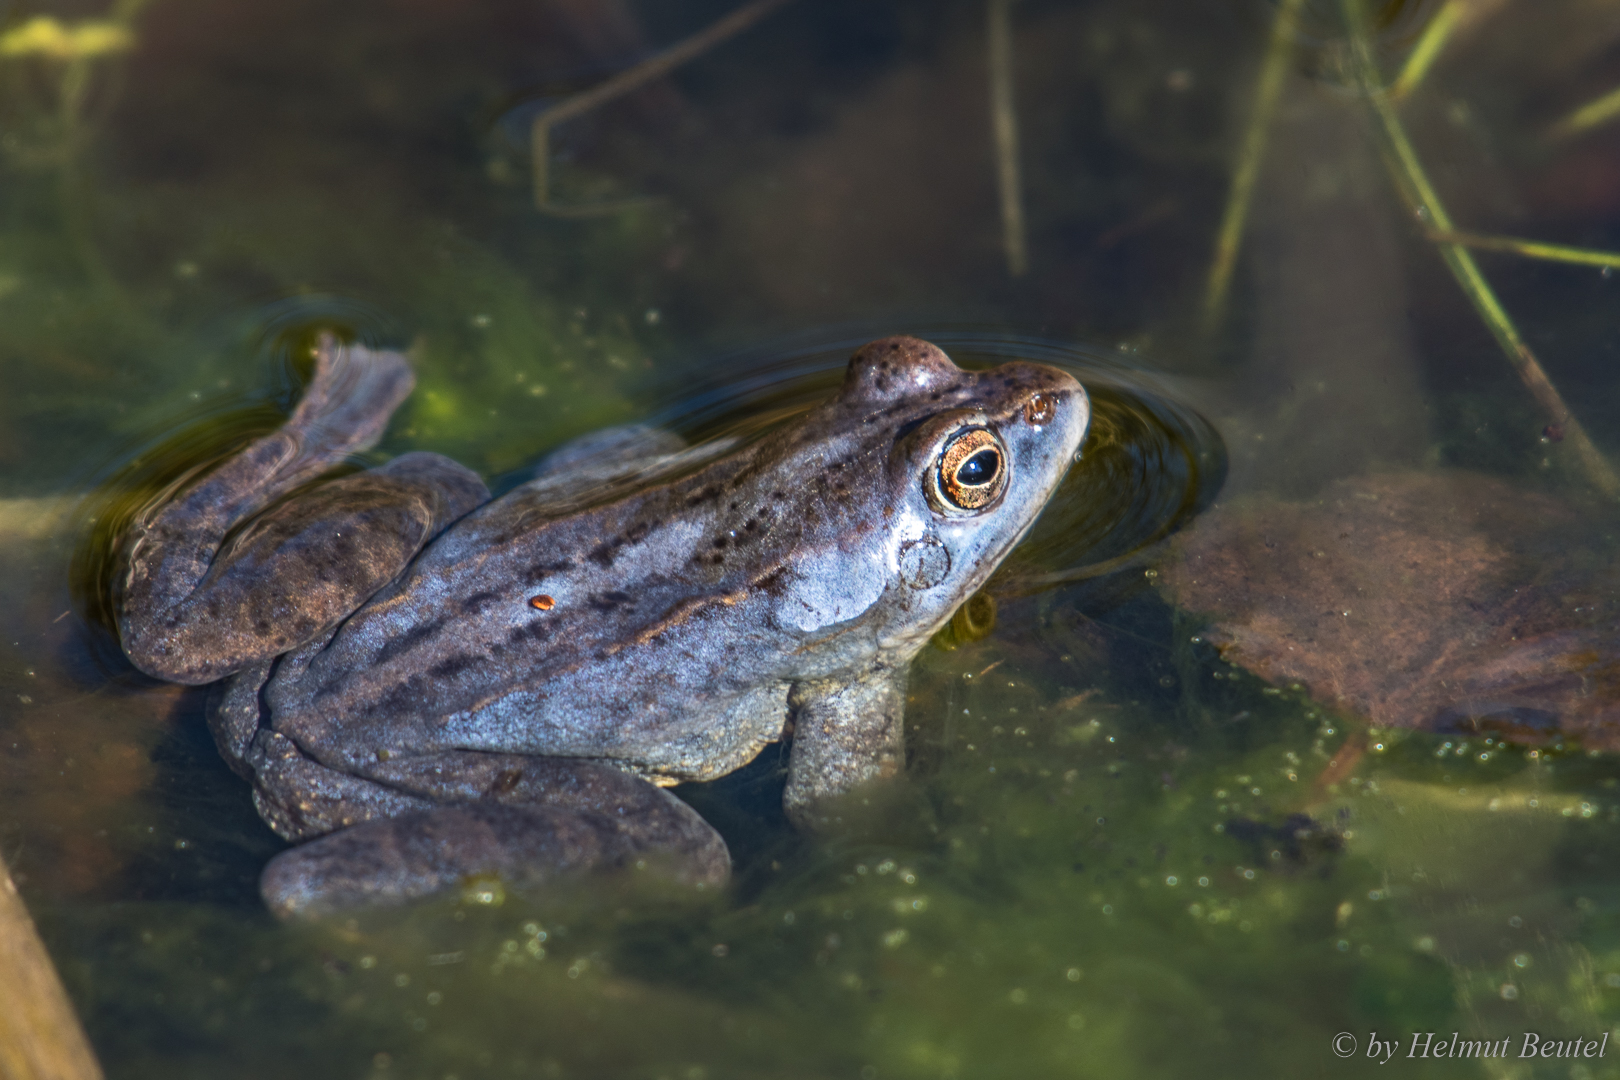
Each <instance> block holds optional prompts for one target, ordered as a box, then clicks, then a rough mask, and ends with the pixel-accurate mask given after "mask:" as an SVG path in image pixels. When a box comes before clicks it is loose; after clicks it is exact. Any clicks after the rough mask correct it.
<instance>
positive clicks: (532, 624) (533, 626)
mask: <svg viewBox="0 0 1620 1080" xmlns="http://www.w3.org/2000/svg"><path fill="white" fill-rule="evenodd" d="M551 631H552V624H551V623H549V622H548V621H547V620H545V619H531V620H530V621H528V622H526V623H524V624H523V625H522V626H514V627H512V630H511V632H510V633H509V634H507V635H506V640H507V641H509V642H511V643H512V644H513V645H522V644H524V643H526V642H534V643H536V644H538V643H539V642H542V641H544V640H546V638H548V637H550V636H551Z"/></svg>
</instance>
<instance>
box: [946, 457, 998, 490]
mask: <svg viewBox="0 0 1620 1080" xmlns="http://www.w3.org/2000/svg"><path fill="white" fill-rule="evenodd" d="M1000 469H1001V455H1000V454H998V453H996V452H995V451H994V450H989V449H985V450H980V451H979V452H978V453H977V454H974V455H973V456H972V457H970V458H968V459H967V460H966V461H964V462H962V464H961V465H960V466H958V468H957V470H956V482H957V483H958V484H961V485H963V486H964V487H979V486H981V485H983V484H988V483H989V482H990V481H992V480H994V479H995V478H996V473H997V472H998V471H1000Z"/></svg>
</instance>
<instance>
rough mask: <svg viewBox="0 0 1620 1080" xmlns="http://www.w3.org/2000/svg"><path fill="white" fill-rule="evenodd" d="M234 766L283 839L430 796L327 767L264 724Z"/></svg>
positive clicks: (411, 805)
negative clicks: (238, 763) (240, 764)
mask: <svg viewBox="0 0 1620 1080" xmlns="http://www.w3.org/2000/svg"><path fill="white" fill-rule="evenodd" d="M238 771H241V772H245V773H246V774H247V777H248V779H249V780H251V781H252V783H253V805H254V806H255V807H257V808H258V811H259V816H260V817H262V818H263V819H264V820H265V822H266V823H268V824H269V826H270V827H271V828H272V829H274V830H275V831H276V832H277V833H278V834H279V835H280V836H282V837H283V838H284V839H287V840H309V839H312V838H314V837H318V836H323V835H325V834H327V833H331V832H335V831H337V830H339V829H345V828H348V827H349V826H352V825H357V824H360V823H363V822H368V821H374V820H376V819H378V818H390V817H394V816H395V815H398V814H409V813H412V812H413V811H418V810H425V809H429V808H431V807H432V806H433V805H434V802H433V800H432V799H429V798H426V797H425V796H422V795H419V794H415V793H412V792H408V791H400V790H398V789H397V788H392V787H389V786H388V785H386V784H379V783H377V782H376V781H373V780H367V779H366V778H364V777H360V776H352V775H350V774H349V773H344V772H338V771H337V770H335V769H329V768H327V767H326V766H325V765H322V764H321V763H320V762H318V761H315V760H314V759H312V758H310V757H307V756H306V755H305V754H304V753H303V751H301V750H299V749H298V746H297V744H296V743H294V742H293V741H292V740H291V739H289V738H287V737H286V736H284V735H280V734H278V733H276V732H274V731H271V730H269V729H268V728H260V729H259V731H258V733H257V734H256V735H254V737H253V741H252V744H251V745H250V746H249V747H248V749H247V752H246V754H245V755H244V756H243V759H242V766H241V768H239V769H238Z"/></svg>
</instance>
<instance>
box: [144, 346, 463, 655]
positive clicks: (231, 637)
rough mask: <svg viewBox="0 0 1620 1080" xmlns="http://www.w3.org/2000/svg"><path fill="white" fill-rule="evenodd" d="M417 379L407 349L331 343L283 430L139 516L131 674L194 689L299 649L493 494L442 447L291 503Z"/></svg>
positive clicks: (378, 425)
mask: <svg viewBox="0 0 1620 1080" xmlns="http://www.w3.org/2000/svg"><path fill="white" fill-rule="evenodd" d="M412 382H413V378H412V375H411V370H410V366H409V364H408V363H407V362H406V360H405V358H404V357H403V356H401V355H400V354H398V353H393V352H373V351H371V350H369V349H365V348H362V347H360V346H341V345H338V344H336V343H334V342H333V341H331V340H330V339H328V340H325V341H323V342H322V343H321V345H320V348H319V349H318V352H317V362H316V369H315V377H314V379H313V380H312V381H311V383H310V385H309V388H308V390H307V391H306V392H305V394H304V397H303V399H302V401H301V402H300V403H299V405H298V408H297V409H296V410H295V411H294V412H293V415H292V416H291V417H290V418H289V419H288V420H287V422H286V423H285V424H283V425H282V426H281V427H280V428H279V429H277V430H276V431H274V432H272V433H271V434H269V435H266V436H265V437H263V438H261V439H258V440H255V441H254V442H252V443H250V444H249V445H248V446H247V447H245V448H244V449H243V450H241V451H240V452H238V453H237V454H236V455H234V456H233V457H231V458H230V459H228V460H227V461H226V462H225V463H224V464H223V465H221V466H220V467H219V468H217V469H215V470H214V471H213V472H212V473H210V474H208V475H207V476H206V477H204V478H203V479H202V480H201V481H200V482H199V483H197V484H195V485H194V486H192V487H191V488H189V489H187V490H185V491H183V492H182V493H181V494H180V495H179V496H178V497H177V498H175V499H174V500H172V501H170V502H168V503H166V504H164V505H163V506H162V507H160V508H159V509H158V510H157V511H156V512H155V513H154V514H153V515H152V516H150V517H148V518H147V519H145V520H143V521H140V522H137V524H136V526H135V527H134V528H133V529H132V530H131V533H130V537H129V539H128V541H127V542H126V546H125V552H124V560H125V573H124V576H123V581H122V590H121V597H120V603H119V615H118V630H119V636H120V638H121V639H122V642H123V646H124V651H125V652H126V653H127V654H128V655H129V658H130V660H131V661H132V662H133V663H134V664H135V666H136V667H138V668H140V669H141V670H142V671H144V672H146V673H147V674H150V675H154V676H156V677H158V678H160V679H166V680H168V681H171V682H181V683H188V684H192V685H197V684H201V683H207V682H213V681H214V680H216V679H221V678H224V677H225V676H227V675H229V674H231V673H232V672H235V671H239V670H241V669H242V668H244V667H247V666H248V665H250V664H252V663H255V662H257V661H259V660H263V659H266V658H268V657H271V656H275V655H277V654H279V653H283V652H286V651H288V650H289V649H293V648H296V647H297V646H298V645H299V644H301V643H303V642H304V641H308V640H309V639H311V638H312V637H314V636H316V635H318V634H319V633H320V632H321V631H322V630H324V629H326V628H327V627H329V626H331V625H332V624H333V623H335V622H336V621H337V620H339V619H341V618H343V617H344V616H345V615H347V614H348V613H349V612H351V611H353V610H354V609H355V608H356V607H357V606H359V604H361V603H363V602H364V601H365V600H366V598H368V597H369V596H370V595H371V594H372V593H374V592H375V591H376V590H377V589H379V588H381V587H382V586H383V585H384V584H386V583H387V582H388V581H389V580H390V579H392V578H393V577H394V576H396V575H397V574H398V573H399V571H400V570H401V569H403V568H404V566H405V564H406V563H407V562H408V561H409V560H410V559H411V557H412V556H414V555H415V553H416V552H417V551H418V550H420V548H421V547H422V545H423V544H425V543H426V542H427V541H428V540H430V539H432V537H433V536H434V535H436V534H437V533H438V532H439V531H440V530H442V529H443V528H444V527H445V526H446V525H448V524H449V523H450V522H452V521H454V520H455V519H456V518H458V517H460V516H461V515H462V514H465V513H466V512H467V511H468V510H471V509H472V508H473V507H474V506H477V505H478V504H479V503H481V502H483V501H484V500H486V499H487V498H488V497H489V495H488V491H487V489H485V487H484V485H483V482H482V481H481V480H479V479H478V477H477V476H476V475H474V474H473V473H471V472H470V471H469V470H467V469H464V468H462V467H461V466H459V465H456V464H455V463H454V462H451V461H449V460H448V459H446V458H442V457H439V456H438V455H436V454H406V455H404V456H402V457H400V458H396V459H395V460H393V461H391V462H389V463H388V464H387V465H385V466H382V467H381V468H378V469H372V470H369V471H367V472H362V473H357V474H354V475H352V476H348V477H344V478H343V479H341V480H338V481H335V482H333V483H330V484H326V485H324V486H321V487H318V488H315V489H314V490H312V491H305V492H299V493H298V494H296V495H292V493H294V492H296V491H297V490H298V489H299V488H301V487H303V486H304V485H305V484H307V483H308V482H309V481H311V480H313V479H314V478H316V477H317V476H319V475H320V474H321V473H323V472H325V471H326V470H328V469H330V468H331V467H332V466H333V465H336V464H337V463H339V462H341V461H342V460H343V459H344V458H345V457H346V456H348V455H349V454H351V453H355V452H357V451H361V450H366V449H368V448H370V447H371V446H373V445H374V444H375V443H376V442H377V440H378V438H380V437H381V435H382V432H383V428H384V427H385V426H386V425H387V423H388V418H389V416H390V415H391V414H392V413H393V411H394V409H395V408H397V407H398V405H399V403H400V402H401V401H403V400H404V399H405V397H406V395H407V394H409V393H410V391H411V385H412ZM289 495H291V496H292V497H288V496H289ZM278 500H280V501H279V503H278ZM271 506H273V507H274V508H273V509H272V510H270V511H269V512H268V513H263V516H260V517H258V518H257V520H254V518H255V515H259V514H261V513H262V512H263V511H265V509H266V507H271ZM244 523H249V524H248V525H247V527H246V528H240V527H241V526H242V525H243V524H244ZM233 530H240V531H237V532H236V534H235V535H234V536H232V533H233Z"/></svg>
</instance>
